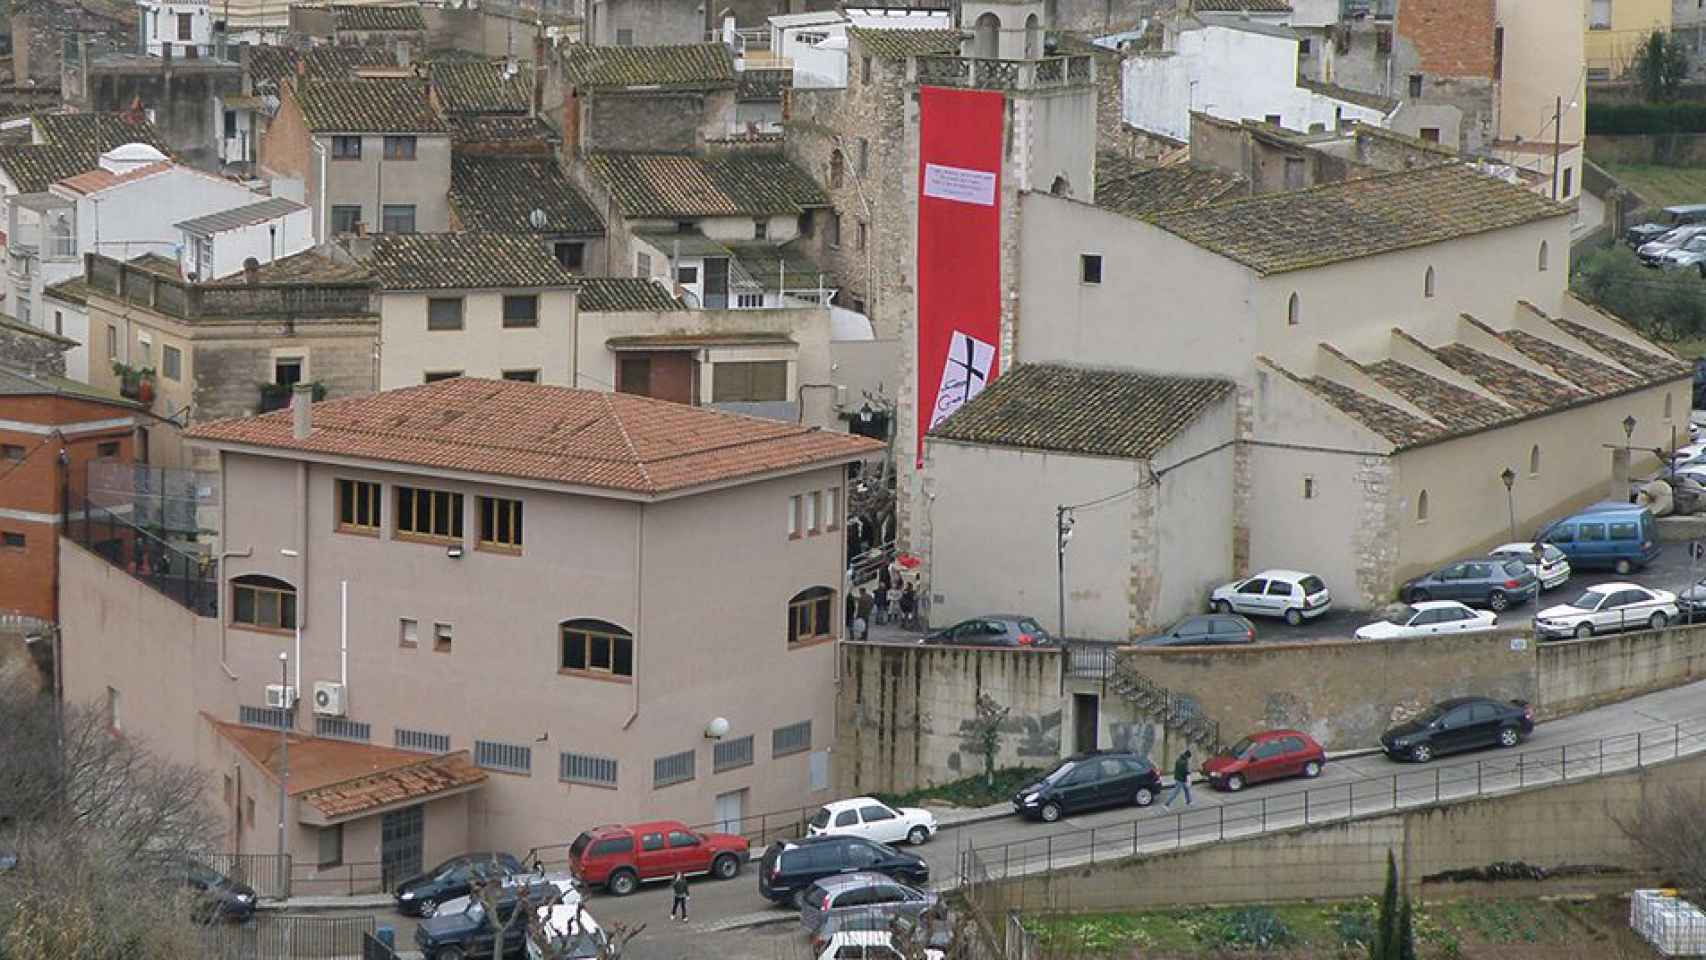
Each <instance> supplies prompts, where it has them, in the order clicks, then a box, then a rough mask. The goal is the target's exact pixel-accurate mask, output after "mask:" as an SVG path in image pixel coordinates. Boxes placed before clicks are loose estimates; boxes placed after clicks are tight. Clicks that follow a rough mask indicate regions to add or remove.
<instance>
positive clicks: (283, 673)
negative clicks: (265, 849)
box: [278, 650, 296, 857]
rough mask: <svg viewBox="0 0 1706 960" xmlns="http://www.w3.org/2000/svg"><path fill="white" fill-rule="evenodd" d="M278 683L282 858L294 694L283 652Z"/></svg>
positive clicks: (281, 852) (287, 658) (279, 810)
mask: <svg viewBox="0 0 1706 960" xmlns="http://www.w3.org/2000/svg"><path fill="white" fill-rule="evenodd" d="M278 681H279V685H280V687H281V688H282V689H283V690H284V692H285V693H284V723H283V725H281V726H280V727H279V728H278V763H279V774H278V854H279V856H281V857H282V856H284V854H285V852H286V851H285V848H284V817H285V803H286V798H287V797H288V795H289V794H288V784H289V781H290V728H291V727H293V726H295V724H294V723H292V722H291V718H290V710H291V707H292V706H294V701H293V700H292V697H291V695H292V694H294V693H295V692H296V691H294V690H292V689H290V654H288V653H285V652H284V651H283V650H280V651H279V652H278Z"/></svg>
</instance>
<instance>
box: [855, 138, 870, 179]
mask: <svg viewBox="0 0 1706 960" xmlns="http://www.w3.org/2000/svg"><path fill="white" fill-rule="evenodd" d="M870 164H871V141H869V140H866V139H865V138H864V137H860V138H859V160H858V162H857V163H856V164H854V166H853V169H855V170H857V171H859V176H861V177H863V176H864V175H865V171H866V170H868V169H870Z"/></svg>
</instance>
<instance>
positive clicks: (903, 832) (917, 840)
mask: <svg viewBox="0 0 1706 960" xmlns="http://www.w3.org/2000/svg"><path fill="white" fill-rule="evenodd" d="M825 834H832V835H838V836H839V835H846V836H852V837H864V838H865V839H867V840H875V841H877V842H878V843H900V842H901V841H902V840H904V841H906V842H907V843H910V844H912V845H913V846H915V847H916V846H919V845H921V844H923V843H924V842H925V841H926V840H929V839H930V838H931V837H933V836H935V835H936V815H935V814H933V813H931V812H930V811H928V810H921V809H918V808H916V807H901V808H899V809H896V808H894V807H891V806H889V805H888V804H886V803H883V802H882V801H880V800H876V799H874V798H871V797H854V798H853V799H851V800H836V801H833V802H831V803H826V804H824V805H823V807H822V808H821V809H819V810H818V812H817V813H814V814H812V818H811V819H810V820H808V821H806V836H808V837H817V836H822V835H825Z"/></svg>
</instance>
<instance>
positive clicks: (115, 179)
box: [59, 161, 175, 194]
mask: <svg viewBox="0 0 1706 960" xmlns="http://www.w3.org/2000/svg"><path fill="white" fill-rule="evenodd" d="M174 166H175V164H173V163H171V162H170V161H162V162H160V163H150V164H146V165H144V166H140V167H137V168H136V169H134V170H126V171H125V172H124V173H114V172H112V171H111V170H108V169H107V168H105V167H96V168H95V169H93V170H88V171H85V172H83V173H79V174H78V175H76V176H75V177H66V178H65V179H64V180H61V181H59V185H60V186H62V187H64V188H66V189H67V190H71V191H74V192H76V193H83V194H89V193H100V192H101V191H102V190H105V189H107V188H108V187H116V186H118V185H119V184H121V183H130V182H132V181H135V180H146V179H148V178H149V177H152V176H154V175H155V174H160V173H165V172H166V171H168V170H170V169H172V168H173V167H174Z"/></svg>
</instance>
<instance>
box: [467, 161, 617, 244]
mask: <svg viewBox="0 0 1706 960" xmlns="http://www.w3.org/2000/svg"><path fill="white" fill-rule="evenodd" d="M450 203H451V205H452V206H454V207H455V208H456V216H457V218H458V219H459V220H460V221H461V223H462V226H463V228H464V229H467V230H481V231H485V230H495V231H501V232H506V233H549V234H565V233H568V234H600V233H603V232H604V220H603V219H602V218H601V217H599V215H598V211H596V210H594V209H593V208H592V204H590V203H588V202H587V199H586V197H585V196H583V195H582V194H581V192H580V191H579V190H578V189H576V188H575V185H574V184H572V183H570V182H569V179H568V178H567V177H565V176H564V175H563V171H562V168H560V167H558V166H557V161H556V159H555V158H553V157H550V156H539V157H533V156H528V157H510V156H503V155H490V156H488V155H480V154H474V155H469V154H463V153H457V154H455V155H453V156H452V157H451V162H450ZM535 210H538V211H541V212H543V213H544V214H545V225H544V226H542V227H535V226H533V222H532V216H533V212H534V211H535Z"/></svg>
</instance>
